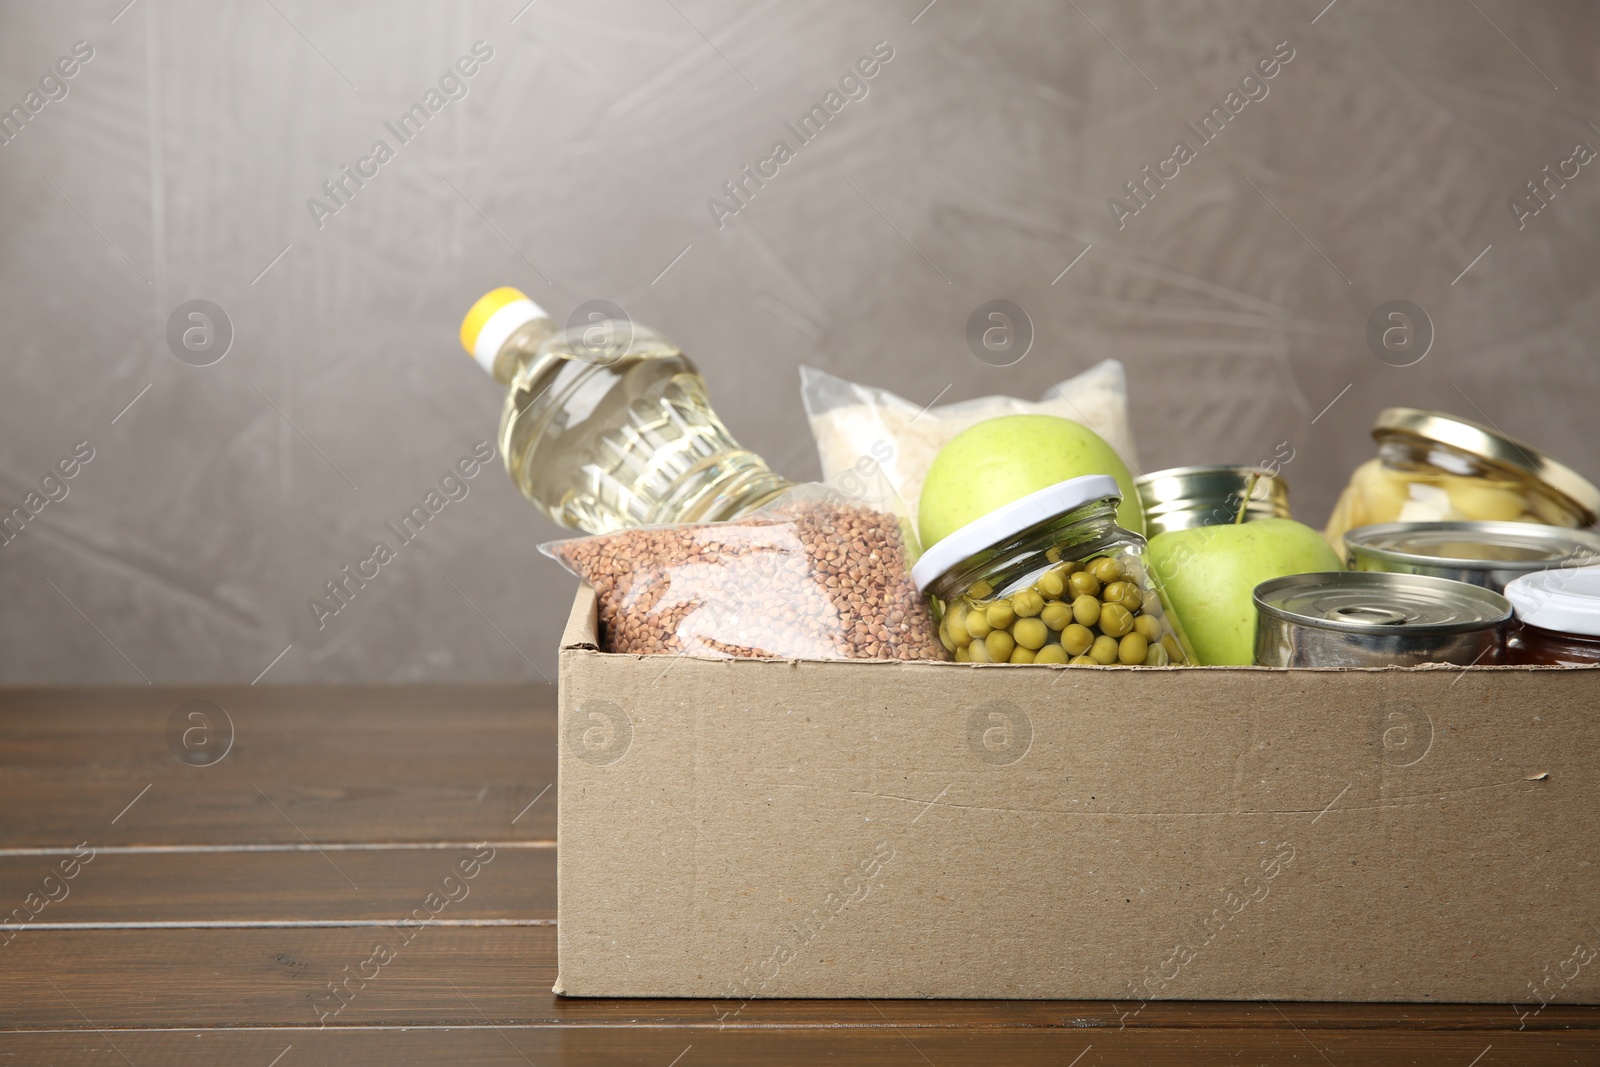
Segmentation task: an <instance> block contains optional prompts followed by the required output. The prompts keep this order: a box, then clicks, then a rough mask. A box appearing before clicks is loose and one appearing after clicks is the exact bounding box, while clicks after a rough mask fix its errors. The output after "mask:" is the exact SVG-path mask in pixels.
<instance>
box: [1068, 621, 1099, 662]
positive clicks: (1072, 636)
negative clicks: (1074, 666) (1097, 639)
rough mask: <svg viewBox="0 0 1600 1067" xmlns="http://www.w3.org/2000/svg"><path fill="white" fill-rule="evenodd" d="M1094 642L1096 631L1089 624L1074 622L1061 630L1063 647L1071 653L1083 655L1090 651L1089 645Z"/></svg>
mask: <svg viewBox="0 0 1600 1067" xmlns="http://www.w3.org/2000/svg"><path fill="white" fill-rule="evenodd" d="M1093 644H1094V631H1092V630H1090V629H1089V628H1088V627H1087V626H1080V625H1078V624H1077V623H1073V624H1072V625H1071V626H1068V627H1067V628H1066V629H1065V630H1062V631H1061V647H1062V648H1064V649H1066V650H1067V652H1068V653H1069V654H1070V655H1074V656H1081V655H1083V654H1084V653H1086V652H1088V651H1089V646H1091V645H1093Z"/></svg>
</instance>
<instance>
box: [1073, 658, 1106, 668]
mask: <svg viewBox="0 0 1600 1067" xmlns="http://www.w3.org/2000/svg"><path fill="white" fill-rule="evenodd" d="M1067 662H1068V663H1070V664H1072V665H1073V666H1074V667H1098V666H1100V661H1099V660H1097V659H1095V658H1094V657H1093V656H1073V657H1072V658H1071V659H1069V660H1067Z"/></svg>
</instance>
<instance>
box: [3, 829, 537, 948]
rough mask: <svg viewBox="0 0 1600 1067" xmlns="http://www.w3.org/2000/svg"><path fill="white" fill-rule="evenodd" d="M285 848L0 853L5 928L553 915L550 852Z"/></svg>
mask: <svg viewBox="0 0 1600 1067" xmlns="http://www.w3.org/2000/svg"><path fill="white" fill-rule="evenodd" d="M286 849H289V847H288V846H285V848H273V849H272V850H271V851H249V852H245V851H236V850H215V851H214V850H209V849H208V850H206V851H191V850H187V849H183V850H176V851H173V850H149V849H139V850H138V851H134V852H118V851H107V850H104V849H102V850H100V851H99V852H97V853H96V854H94V855H93V856H92V858H89V860H88V862H87V863H84V862H81V861H76V860H75V858H74V856H73V854H72V853H71V852H70V851H69V852H68V853H67V854H66V855H60V854H50V855H40V854H27V855H16V854H0V921H3V920H4V918H5V917H6V915H7V914H9V915H11V916H12V918H13V921H14V923H16V924H19V925H20V926H21V927H22V930H23V932H24V933H27V934H28V935H29V936H39V930H40V929H41V928H44V927H47V926H55V925H57V924H63V923H71V924H80V925H81V924H91V925H104V924H128V923H163V924H171V925H194V924H197V923H200V924H215V923H265V922H270V923H284V922H307V921H314V922H323V923H333V922H393V921H395V920H398V919H401V918H403V917H404V916H408V915H413V914H414V913H415V912H416V911H417V909H423V917H426V916H427V915H429V914H430V912H429V911H428V910H427V908H426V906H425V904H424V900H425V899H426V898H427V895H428V894H429V893H430V892H438V893H439V894H440V895H441V898H443V899H446V900H448V901H449V903H448V904H446V905H445V906H444V907H443V908H441V910H440V912H439V915H438V918H440V919H444V920H448V921H451V922H459V921H499V920H513V919H514V920H521V921H540V922H554V921H555V918H556V871H555V849H554V848H552V847H547V846H536V847H526V846H524V845H521V844H520V843H513V844H510V845H508V844H506V843H505V842H500V843H499V845H498V846H496V845H494V844H490V845H489V846H487V849H488V850H485V849H470V848H432V847H429V848H415V849H397V848H394V847H389V846H384V847H379V848H371V849H369V848H360V849H350V848H340V847H339V846H330V847H329V848H326V849H323V850H322V851H320V852H319V851H316V850H313V849H311V848H310V847H309V846H306V845H301V846H300V847H299V848H298V849H293V850H286ZM484 856H487V857H488V862H487V863H484V862H481V857H484ZM462 864H466V866H465V868H463V867H462V866H461V865H462ZM466 871H471V872H472V873H473V876H472V877H471V878H465V877H464V873H465V872H466ZM67 872H71V873H73V875H74V876H73V877H72V878H70V879H69V878H64V877H63V875H64V873H67ZM347 879H348V881H347ZM447 879H449V881H448V882H447V881H446V880H447ZM452 898H453V899H452ZM436 906H437V904H436ZM14 909H15V910H14ZM35 912H37V913H36V914H35ZM6 929H7V928H6V927H0V941H3V940H4V939H5V936H6Z"/></svg>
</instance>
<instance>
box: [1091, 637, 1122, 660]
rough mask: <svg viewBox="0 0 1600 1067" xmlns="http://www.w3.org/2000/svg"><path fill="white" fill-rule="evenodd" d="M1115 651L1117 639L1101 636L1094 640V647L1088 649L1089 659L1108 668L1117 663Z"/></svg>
mask: <svg viewBox="0 0 1600 1067" xmlns="http://www.w3.org/2000/svg"><path fill="white" fill-rule="evenodd" d="M1117 651H1118V649H1117V639H1116V638H1115V637H1107V636H1106V635H1105V634H1101V635H1100V636H1099V637H1097V638H1095V639H1094V645H1093V646H1092V647H1091V648H1090V649H1089V658H1090V659H1092V660H1094V661H1095V662H1096V663H1099V664H1102V665H1103V666H1107V667H1109V666H1110V665H1111V664H1113V663H1115V662H1117Z"/></svg>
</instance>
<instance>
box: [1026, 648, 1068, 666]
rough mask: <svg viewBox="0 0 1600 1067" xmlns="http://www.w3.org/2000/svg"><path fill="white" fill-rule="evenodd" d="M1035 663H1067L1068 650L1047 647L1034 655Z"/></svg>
mask: <svg viewBox="0 0 1600 1067" xmlns="http://www.w3.org/2000/svg"><path fill="white" fill-rule="evenodd" d="M1033 662H1035V663H1065V662H1067V650H1066V649H1064V648H1062V647H1061V646H1060V645H1045V646H1044V647H1043V648H1041V649H1040V650H1039V651H1038V652H1035V653H1034V654H1033Z"/></svg>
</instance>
